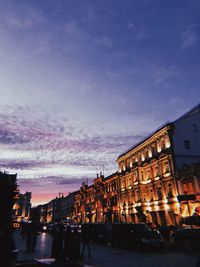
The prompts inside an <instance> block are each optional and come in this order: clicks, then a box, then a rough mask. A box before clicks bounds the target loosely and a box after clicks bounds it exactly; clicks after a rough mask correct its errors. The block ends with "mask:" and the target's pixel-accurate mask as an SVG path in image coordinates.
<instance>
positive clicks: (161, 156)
mask: <svg viewBox="0 0 200 267" xmlns="http://www.w3.org/2000/svg"><path fill="white" fill-rule="evenodd" d="M199 162H200V105H198V106H196V107H194V108H193V109H192V110H191V111H189V112H187V113H186V114H184V115H183V116H181V117H180V118H179V119H177V120H176V121H174V122H172V123H166V124H165V125H163V126H162V127H161V128H159V129H158V130H156V131H155V132H154V133H152V134H151V135H149V136H148V137H146V138H145V139H144V140H142V141H141V142H140V143H138V144H137V145H135V146H134V147H132V148H130V149H129V150H128V151H126V152H125V153H123V154H121V155H120V156H119V157H118V159H117V163H118V173H119V180H120V194H119V195H120V199H119V213H120V216H121V221H126V222H127V221H128V222H139V221H144V220H147V221H154V222H158V223H159V224H161V225H163V224H175V223H177V222H178V221H179V219H180V216H184V215H185V216H186V215H188V213H184V212H183V211H182V209H181V206H182V205H180V203H179V201H180V199H181V197H179V195H180V194H181V192H180V190H181V188H183V187H184V186H186V184H185V185H184V180H183V179H182V178H181V177H179V174H180V170H182V169H183V166H184V164H191V163H196V164H197V163H199ZM191 179H193V184H194V183H195V186H194V187H193V190H194V192H193V193H195V194H196V195H198V194H199V193H200V191H199V186H198V185H199V180H197V179H199V177H198V178H197V177H193V178H191ZM191 179H190V180H191ZM187 186H189V183H187ZM190 190H192V189H190ZM195 201H196V199H194V202H193V208H192V207H191V210H192V209H194V208H195V207H196V206H197V205H198V202H195ZM180 202H181V201H180ZM191 206H192V203H191Z"/></svg>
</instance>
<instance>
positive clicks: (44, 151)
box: [0, 0, 200, 203]
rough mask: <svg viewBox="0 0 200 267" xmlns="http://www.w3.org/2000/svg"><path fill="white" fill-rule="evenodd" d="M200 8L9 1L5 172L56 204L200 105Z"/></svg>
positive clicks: (2, 35)
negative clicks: (57, 199)
mask: <svg viewBox="0 0 200 267" xmlns="http://www.w3.org/2000/svg"><path fill="white" fill-rule="evenodd" d="M199 44H200V2H199V1H198V0H190V1H185V0H182V1H178V0H177V1H176V0H170V1H164V0H163V1H162V0H155V1H154V0H138V1H137V0H135V1H132V0H126V1H124V0H123V1H122V0H120V1H119V0H114V1H109V0H107V1H95V0H90V1H87V0H85V1H78V0H77V1H76V0H73V1H67V0H66V1H60V0H56V1H50V0H49V1H47V0H40V1H37V0H34V1H20V0H18V1H8V0H6V1H3V0H2V1H1V2H0V92H1V97H0V148H1V151H2V153H1V155H0V168H1V169H2V170H7V171H9V172H12V173H13V172H14V173H17V174H18V180H19V184H20V188H21V190H22V191H25V190H30V191H32V192H33V201H34V202H35V203H38V202H39V201H44V202H45V201H47V200H49V199H50V198H51V197H52V196H55V195H58V192H60V191H63V192H64V193H65V194H67V192H69V191H73V190H75V189H78V188H79V187H80V185H81V182H82V181H83V180H85V179H86V178H89V180H90V181H92V180H93V179H94V178H95V176H96V172H97V171H100V170H102V168H103V166H104V170H105V175H109V174H111V173H112V172H114V171H116V170H117V165H116V163H115V160H116V158H117V156H118V155H119V154H121V153H122V152H123V151H124V150H126V149H127V148H129V147H130V146H132V145H134V143H136V142H138V141H139V140H141V138H143V137H144V136H145V135H147V134H148V133H150V132H152V131H154V130H155V129H156V128H158V127H159V126H160V125H161V124H163V123H165V122H166V121H168V120H173V119H175V118H177V117H178V116H180V115H182V114H183V113H184V112H186V111H187V110H189V109H190V108H192V107H193V106H194V105H196V104H198V103H199V98H200V90H199V84H200V49H199Z"/></svg>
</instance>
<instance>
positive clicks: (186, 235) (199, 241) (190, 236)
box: [172, 225, 200, 253]
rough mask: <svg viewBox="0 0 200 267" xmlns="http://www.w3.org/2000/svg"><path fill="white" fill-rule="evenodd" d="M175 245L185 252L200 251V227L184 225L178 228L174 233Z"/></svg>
mask: <svg viewBox="0 0 200 267" xmlns="http://www.w3.org/2000/svg"><path fill="white" fill-rule="evenodd" d="M172 240H173V246H174V248H175V249H177V250H181V251H183V252H185V253H199V252H200V227H198V226H193V225H190V226H184V227H182V228H180V229H178V230H177V231H176V232H175V233H174V234H173V235H172Z"/></svg>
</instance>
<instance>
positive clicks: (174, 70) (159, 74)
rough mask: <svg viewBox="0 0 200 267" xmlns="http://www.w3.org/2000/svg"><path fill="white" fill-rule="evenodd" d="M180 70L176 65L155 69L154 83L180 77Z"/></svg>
mask: <svg viewBox="0 0 200 267" xmlns="http://www.w3.org/2000/svg"><path fill="white" fill-rule="evenodd" d="M180 77H181V71H180V70H179V68H178V66H176V65H173V66H168V67H166V66H164V67H163V66H162V67H160V68H158V69H156V70H155V72H154V82H155V84H160V83H166V82H168V81H172V80H173V79H176V78H180Z"/></svg>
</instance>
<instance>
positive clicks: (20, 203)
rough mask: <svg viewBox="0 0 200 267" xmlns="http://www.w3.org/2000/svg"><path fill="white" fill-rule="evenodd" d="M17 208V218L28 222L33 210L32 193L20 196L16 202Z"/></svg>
mask: <svg viewBox="0 0 200 267" xmlns="http://www.w3.org/2000/svg"><path fill="white" fill-rule="evenodd" d="M15 207H16V212H15V216H17V220H18V221H22V220H23V221H28V219H29V217H30V209H31V192H26V193H24V194H19V196H18V199H17V200H16V202H15Z"/></svg>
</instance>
